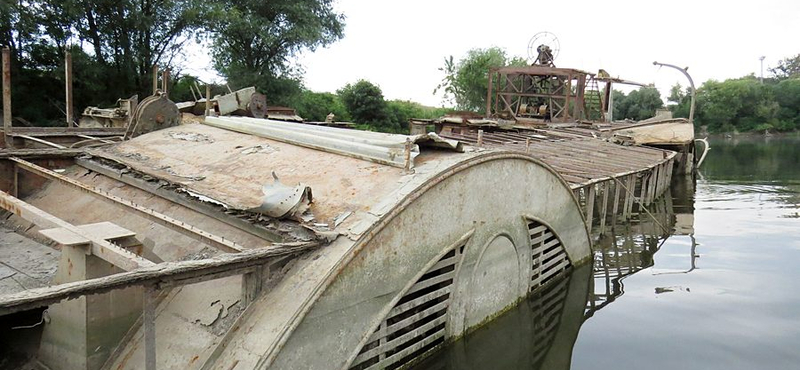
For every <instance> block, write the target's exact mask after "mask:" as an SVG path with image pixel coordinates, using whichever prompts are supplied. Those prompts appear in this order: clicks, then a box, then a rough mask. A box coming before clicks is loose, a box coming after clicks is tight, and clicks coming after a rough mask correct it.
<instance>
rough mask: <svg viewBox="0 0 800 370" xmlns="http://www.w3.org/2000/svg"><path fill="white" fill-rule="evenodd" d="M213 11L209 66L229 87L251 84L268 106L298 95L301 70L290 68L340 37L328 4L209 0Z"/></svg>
mask: <svg viewBox="0 0 800 370" xmlns="http://www.w3.org/2000/svg"><path fill="white" fill-rule="evenodd" d="M212 1H213V3H214V4H216V5H217V6H218V7H219V10H218V11H217V12H216V16H215V17H214V19H215V22H214V25H213V27H212V30H211V31H212V34H213V40H214V48H213V54H214V61H215V67H216V69H217V70H218V71H220V72H221V73H222V74H223V76H225V77H226V78H227V79H228V81H229V82H230V83H231V84H232V85H236V86H251V85H255V86H256V88H257V89H258V90H260V91H261V92H263V93H265V94H266V95H267V99H268V101H269V102H270V105H275V104H277V105H287V103H288V102H290V101H292V100H293V99H297V98H298V95H299V94H301V90H302V89H301V87H302V85H301V82H300V81H301V76H302V69H300V68H298V67H297V66H294V65H292V63H291V62H292V60H293V59H294V57H295V56H296V55H297V54H298V53H299V52H301V51H303V50H311V51H313V50H315V49H316V48H318V47H324V46H327V45H330V44H331V43H333V42H335V41H336V40H339V39H341V38H342V37H343V35H344V33H343V32H344V16H343V15H341V14H338V13H336V12H334V11H333V0H270V1H263V0H212Z"/></svg>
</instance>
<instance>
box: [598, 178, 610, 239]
mask: <svg viewBox="0 0 800 370" xmlns="http://www.w3.org/2000/svg"><path fill="white" fill-rule="evenodd" d="M610 187H611V182H609V181H604V182H603V185H602V189H603V204H601V205H600V234H605V233H606V216H607V213H608V191H609V190H610V189H609V188H610Z"/></svg>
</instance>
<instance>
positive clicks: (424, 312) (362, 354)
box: [350, 245, 464, 370]
mask: <svg viewBox="0 0 800 370" xmlns="http://www.w3.org/2000/svg"><path fill="white" fill-rule="evenodd" d="M463 252H464V246H463V245H462V246H460V247H457V248H455V249H453V250H451V251H450V252H449V253H447V254H445V255H444V256H443V257H442V258H441V259H440V260H439V261H438V262H437V263H436V264H435V265H433V267H431V268H430V269H428V271H427V272H426V273H425V274H424V275H422V276H421V277H420V278H419V280H417V282H416V283H415V284H414V285H413V286H412V287H411V288H410V289H409V290H408V291H407V292H406V293H405V295H403V297H402V298H401V299H400V300H399V301H398V302H397V303H396V304H395V306H394V307H392V309H391V311H389V314H388V315H386V318H385V319H384V320H383V321H382V322H381V324H380V325H379V326H378V328H376V329H375V331H374V332H373V334H372V336H371V337H370V338H369V340H368V341H367V343H366V344H365V345H364V347H362V348H361V351H359V353H358V356H357V357H356V358H355V360H353V365H352V366H351V367H350V369H351V370H362V369H396V368H399V367H401V366H403V365H405V364H407V363H409V362H411V361H412V360H414V359H415V358H417V357H418V356H420V355H422V354H423V353H425V352H427V351H430V350H431V349H433V348H434V347H436V346H438V345H440V344H442V343H444V334H445V325H446V323H447V322H446V321H447V308H448V307H449V305H450V296H451V289H452V288H453V278H454V277H455V273H456V269H457V267H458V264H459V262H460V261H461V255H462V253H463Z"/></svg>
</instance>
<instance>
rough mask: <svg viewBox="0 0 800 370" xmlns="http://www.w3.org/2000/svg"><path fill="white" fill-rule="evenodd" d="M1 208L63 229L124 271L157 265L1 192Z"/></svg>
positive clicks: (47, 225) (98, 255) (93, 252)
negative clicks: (78, 237)
mask: <svg viewBox="0 0 800 370" xmlns="http://www.w3.org/2000/svg"><path fill="white" fill-rule="evenodd" d="M0 208H3V209H5V210H7V211H9V212H11V213H13V214H15V215H17V216H19V217H22V218H23V219H25V220H27V221H29V222H32V223H33V224H35V225H36V226H38V227H40V228H42V229H45V228H48V229H49V228H59V227H60V228H63V229H66V230H68V231H70V232H72V233H74V234H76V235H78V236H80V237H82V238H84V239H87V240H89V241H90V242H91V250H92V254H93V255H95V256H97V257H99V258H101V259H103V260H105V261H107V262H109V263H111V264H112V265H114V266H117V267H119V268H121V269H123V270H126V271H131V270H135V269H137V268H139V267H148V266H154V265H155V264H154V263H153V262H151V261H148V260H146V259H144V258H142V257H139V256H137V255H135V254H133V253H131V252H129V251H127V250H125V249H123V248H120V247H118V246H116V245H114V244H112V243H110V242H108V241H106V240H104V239H102V238H99V237H97V236H95V235H93V234H89V233H87V232H85V231H84V230H81V229H80V228H78V227H77V226H75V225H73V224H70V223H69V222H66V221H64V220H62V219H60V218H58V217H56V216H53V215H51V214H49V213H47V212H45V211H42V210H41V209H39V208H36V207H34V206H33V205H31V204H28V203H25V202H23V201H22V200H20V199H17V198H15V197H12V196H11V195H9V194H8V193H6V192H2V191H0Z"/></svg>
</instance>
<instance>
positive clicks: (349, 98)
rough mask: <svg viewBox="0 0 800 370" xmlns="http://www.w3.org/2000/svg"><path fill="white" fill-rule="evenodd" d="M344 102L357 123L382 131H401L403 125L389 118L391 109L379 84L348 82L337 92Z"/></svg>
mask: <svg viewBox="0 0 800 370" xmlns="http://www.w3.org/2000/svg"><path fill="white" fill-rule="evenodd" d="M336 93H337V94H339V98H341V99H342V103H344V106H345V107H346V108H347V111H348V112H350V117H351V118H352V119H353V121H355V122H356V123H361V124H365V125H367V126H369V127H370V128H372V129H374V130H376V131H381V132H401V131H402V130H403V127H402V126H401V125H400V123H398V122H394V121H392V120H390V118H389V109H388V106H387V104H386V101H385V100H384V99H383V92H382V91H381V88H380V87H378V86H377V85H375V84H373V83H371V82H369V81H366V80H358V82H356V83H355V84H347V85H345V86H344V87H342V88H341V89H339V90H338V91H337V92H336Z"/></svg>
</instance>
